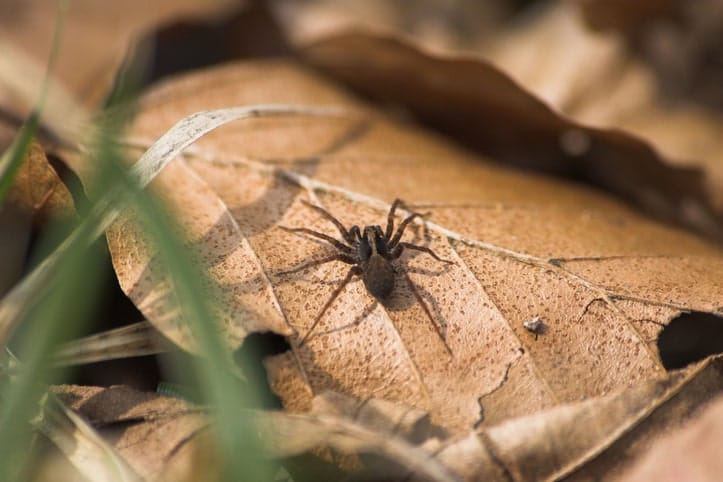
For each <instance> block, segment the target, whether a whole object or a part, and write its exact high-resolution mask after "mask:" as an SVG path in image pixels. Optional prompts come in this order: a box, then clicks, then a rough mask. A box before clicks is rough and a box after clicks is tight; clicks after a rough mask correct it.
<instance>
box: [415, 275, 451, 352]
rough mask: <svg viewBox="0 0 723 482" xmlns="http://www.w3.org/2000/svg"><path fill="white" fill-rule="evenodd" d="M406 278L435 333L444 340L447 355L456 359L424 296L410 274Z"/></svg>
mask: <svg viewBox="0 0 723 482" xmlns="http://www.w3.org/2000/svg"><path fill="white" fill-rule="evenodd" d="M404 278H405V279H406V280H407V283H408V284H409V288H410V289H411V290H412V293H414V297H415V298H416V299H417V302H418V303H419V304H420V305H422V309H423V310H424V312H425V313H426V314H427V318H429V322H430V323H431V324H432V327H434V331H436V332H437V336H438V337H439V339H440V340H442V344H444V348H445V349H446V350H447V353H449V356H451V357H454V354H452V349H451V348H450V347H449V345H447V340H446V339H445V338H444V335H443V334H442V330H440V328H439V325H437V323H435V322H434V318H432V313H430V311H429V307H427V303H425V302H424V298H422V295H420V294H419V291H417V287H416V286H414V283H413V282H412V278H410V277H409V273H406V272H405V273H404Z"/></svg>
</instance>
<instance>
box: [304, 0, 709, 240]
mask: <svg viewBox="0 0 723 482" xmlns="http://www.w3.org/2000/svg"><path fill="white" fill-rule="evenodd" d="M563 5H567V6H563ZM570 8H571V7H570V6H569V5H568V4H561V6H560V9H562V10H563V11H562V13H560V14H559V15H557V16H552V18H551V19H546V20H548V21H547V22H546V23H543V24H542V25H541V26H539V27H538V26H536V25H535V26H536V27H537V28H535V29H532V28H530V29H527V30H522V31H521V32H511V33H510V41H509V42H504V41H500V43H499V45H500V46H501V47H504V49H503V48H500V49H499V51H495V50H493V49H491V48H490V49H489V50H490V52H488V53H487V54H488V58H489V59H491V61H493V62H494V63H495V64H497V65H501V66H502V67H503V70H499V69H498V68H497V67H495V66H494V64H493V63H492V62H491V61H489V60H486V59H482V58H478V57H472V56H469V55H449V54H446V55H440V54H433V53H430V52H428V51H422V50H420V49H419V48H418V47H416V46H415V45H413V44H410V43H408V42H406V41H404V40H402V39H400V38H398V37H394V36H378V35H370V34H365V33H361V32H344V33H341V34H338V35H336V36H334V37H331V38H324V39H321V40H319V41H317V42H316V43H314V44H312V45H310V46H308V47H306V48H305V49H304V50H303V52H304V54H305V56H306V58H307V59H308V60H309V61H310V62H311V63H312V64H313V65H315V66H316V67H318V68H320V69H322V70H323V71H325V72H328V73H329V74H331V75H332V76H334V78H335V79H337V80H339V81H340V82H342V83H344V84H345V85H349V86H351V87H353V88H354V89H355V90H357V91H359V92H361V93H363V94H365V95H367V96H370V97H372V98H374V99H378V100H382V101H384V102H388V103H393V104H398V105H401V106H403V107H404V108H405V109H407V110H409V111H411V112H412V113H413V114H415V115H416V116H417V117H418V118H419V119H420V120H422V121H424V122H425V123H426V124H428V125H431V126H433V127H434V128H435V129H438V130H440V131H442V132H444V133H445V134H447V135H448V136H450V137H452V138H454V139H456V140H458V141H460V142H462V143H464V144H465V145H467V146H470V147H472V148H473V149H475V150H477V151H478V152H481V153H484V154H488V155H492V156H493V157H494V158H495V159H498V160H502V161H504V162H505V163H507V164H509V165H513V166H520V167H525V168H528V169H530V168H532V169H534V170H539V171H543V172H548V173H554V174H555V175H558V176H563V177H568V178H570V179H575V180H583V181H584V182H586V183H589V184H591V185H593V186H596V187H600V188H602V189H604V190H607V191H609V192H611V193H614V194H615V195H617V196H620V197H621V198H623V199H625V200H628V201H630V202H632V203H634V204H636V205H638V206H639V207H641V208H643V209H645V210H647V211H649V212H651V213H653V214H655V215H656V216H659V217H661V218H663V219H670V220H674V221H676V222H678V223H681V224H684V225H687V226H689V227H692V228H694V229H696V230H698V231H700V232H702V233H705V234H707V235H709V236H712V237H715V238H717V239H723V221H721V220H723V210H721V207H720V206H721V204H720V200H719V199H718V197H719V196H718V191H720V190H719V189H717V186H718V185H719V184H720V175H719V173H718V172H719V170H718V167H717V166H718V165H720V162H719V161H718V151H719V150H720V149H718V147H717V146H718V144H719V140H720V136H719V135H717V133H718V132H719V131H720V126H721V125H722V124H721V122H720V119H717V118H715V116H713V115H708V116H705V115H703V114H702V113H695V112H691V111H690V109H687V110H683V109H676V110H674V111H671V110H670V109H663V107H662V106H661V105H659V101H658V99H657V98H655V96H654V92H653V91H652V86H651V82H652V80H651V79H650V74H649V73H648V72H647V71H645V70H644V69H643V67H642V66H641V65H639V64H636V63H634V62H633V61H632V60H629V59H628V58H627V57H624V56H623V53H624V52H623V51H622V49H621V47H620V45H619V43H614V42H613V43H611V42H612V41H611V40H610V39H602V40H601V39H597V38H593V39H589V38H587V37H583V35H582V30H583V29H582V27H581V26H579V25H577V24H576V23H575V19H571V18H570V17H571V16H572V15H573V13H571V12H570V11H569V10H570ZM555 22H557V23H555ZM541 23H542V22H541ZM550 24H551V25H550ZM558 24H562V25H558ZM563 27H564V28H563ZM573 27H575V28H574V29H573V32H572V33H569V31H570V30H571V29H572V28H573ZM558 31H559V32H562V33H561V34H557V32H558ZM565 33H568V36H567V37H565V36H564V34H565ZM549 36H551V37H552V39H549V38H548V37H549ZM560 37H562V38H560ZM578 37H580V39H578ZM504 38H505V39H507V37H504ZM513 40H514V42H513ZM583 40H587V42H583ZM510 44H514V45H515V46H516V48H514V49H511V48H510ZM550 44H552V45H550ZM579 44H582V47H578V48H577V49H576V50H575V51H573V52H571V53H568V52H567V51H566V50H564V49H563V48H562V46H569V45H573V46H578V45H579ZM529 45H535V46H538V47H537V48H538V49H539V52H536V53H535V54H530V52H529V50H530V48H529V47H528V46H529ZM616 47H617V49H615V48H616ZM548 50H551V51H553V52H559V54H558V56H559V57H555V60H559V61H558V62H557V63H552V62H553V61H552V60H550V61H549V62H548V63H543V60H544V59H548V57H549V55H548V54H547V53H546V52H547V51H548ZM573 54H574V55H573ZM591 57H594V58H598V57H601V59H599V60H597V61H595V62H594V65H596V66H598V67H597V68H598V69H601V70H603V72H602V73H601V72H599V70H595V71H594V72H593V73H590V72H589V71H590V69H586V68H581V67H580V65H581V64H583V63H585V65H587V62H590V58H591ZM571 58H572V60H571ZM563 60H564V61H565V62H563ZM618 62H619V63H622V64H623V66H622V67H621V66H619V65H618V64H617V63H618ZM601 64H604V65H605V66H608V67H609V68H610V69H611V70H612V71H613V72H612V73H607V72H605V71H604V69H603V66H602V65H601ZM563 67H565V69H564V71H563V72H560V71H559V69H561V68H563ZM613 67H615V68H616V69H617V70H616V69H613ZM619 71H622V73H621V72H619ZM603 73H605V74H606V75H603ZM563 74H566V75H567V77H565V78H566V80H567V82H563V81H562V78H563ZM595 74H597V75H595ZM539 76H541V77H542V78H538V77H539ZM607 76H611V77H613V78H617V76H619V77H621V78H622V80H621V81H620V82H618V83H614V84H613V85H612V86H611V82H609V81H608V80H607V79H608V77H607ZM592 80H594V81H595V82H594V83H593V82H592ZM639 84H643V86H642V87H641V86H640V85H639ZM592 87H596V88H597V90H595V89H593V88H592ZM593 93H594V95H593ZM533 94H534V95H533ZM583 94H585V95H583ZM661 118H664V119H666V122H659V120H660V119H661ZM669 121H670V122H673V123H674V124H671V127H660V126H659V125H660V124H662V125H667V124H668V122H669ZM673 126H675V127H673ZM637 127H640V129H638V128H637ZM683 127H684V128H683ZM622 128H628V129H629V132H628V131H626V130H622ZM673 130H675V132H676V135H674V136H671V135H670V132H671V131H673ZM634 133H635V134H640V136H641V137H636V136H635V135H633V134H634ZM653 134H654V135H653ZM665 146H670V148H666V147H665ZM691 146H695V148H691ZM686 148H687V151H686ZM659 151H662V152H663V153H664V154H666V155H667V157H663V156H662V155H661V154H660V153H659ZM681 158H685V159H686V161H685V162H681V161H680V159H681ZM702 166H706V167H708V171H707V172H704V171H703V170H702V169H701V167H702Z"/></svg>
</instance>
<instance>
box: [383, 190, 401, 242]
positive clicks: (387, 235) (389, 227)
mask: <svg viewBox="0 0 723 482" xmlns="http://www.w3.org/2000/svg"><path fill="white" fill-rule="evenodd" d="M400 204H402V205H403V204H404V201H402V200H401V199H399V198H397V199H395V200H394V202H393V203H392V207H391V208H389V214H387V229H386V231H385V232H384V237H385V238H386V239H387V240H389V238H391V237H392V233H393V232H394V211H396V210H397V206H399V205H400Z"/></svg>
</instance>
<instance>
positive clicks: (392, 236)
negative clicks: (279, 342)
mask: <svg viewBox="0 0 723 482" xmlns="http://www.w3.org/2000/svg"><path fill="white" fill-rule="evenodd" d="M303 202H304V204H306V205H307V206H309V207H310V208H312V209H314V210H316V211H317V212H318V213H319V214H321V215H322V216H324V217H325V218H326V219H328V220H329V221H331V222H332V223H334V225H335V226H336V228H337V229H338V230H339V233H340V234H341V237H342V238H343V240H344V241H343V242H342V241H340V240H338V239H335V238H332V237H331V236H327V235H326V234H323V233H319V232H317V231H313V230H311V229H308V228H283V229H286V230H287V231H291V232H296V233H305V234H308V235H309V236H313V237H315V238H319V239H321V240H324V241H326V242H328V243H329V244H331V245H332V246H334V247H335V248H336V250H337V252H336V253H335V254H332V255H329V256H326V257H324V258H321V259H316V260H313V261H309V262H308V263H304V264H302V265H301V266H297V267H296V268H294V269H291V270H288V271H283V272H281V273H279V274H282V275H283V274H290V273H295V272H297V271H301V270H303V269H305V268H309V267H311V266H317V265H320V264H324V263H328V262H330V261H342V262H344V263H347V264H350V265H352V266H351V268H350V269H349V272H348V273H347V274H346V277H345V278H344V280H343V281H342V282H341V284H340V285H339V286H338V287H337V288H336V289H335V290H334V292H333V293H332V294H331V296H330V297H329V299H328V300H327V302H326V303H325V304H324V306H323V307H322V308H321V311H320V312H319V314H318V315H317V316H316V319H314V322H313V323H312V324H311V328H309V331H307V332H306V335H304V337H303V338H302V339H301V342H300V345H303V344H304V342H305V341H306V339H307V338H308V337H309V335H310V334H311V332H312V331H314V328H315V327H316V325H317V324H318V323H319V321H320V320H321V318H322V316H324V313H325V312H326V310H327V309H329V307H330V306H331V304H332V303H333V302H334V300H335V299H336V298H337V297H338V296H339V294H340V293H341V291H342V290H343V289H344V287H345V286H346V285H347V284H348V283H349V281H351V279H352V277H354V276H361V278H362V281H364V286H365V287H366V289H367V291H368V292H369V293H370V294H371V295H372V296H373V297H374V298H376V299H377V300H378V301H380V302H381V303H384V302H385V301H386V300H387V299H388V298H389V295H390V294H391V292H392V290H393V289H394V274H395V269H394V267H393V266H392V261H394V260H395V259H397V258H399V257H400V256H401V255H402V252H403V251H404V249H405V248H406V249H413V250H416V251H422V252H424V253H427V254H429V255H430V256H432V257H433V258H434V259H436V260H437V261H441V262H442V263H447V264H454V262H453V261H448V260H446V259H442V258H440V257H439V256H437V255H436V254H435V253H434V251H432V250H431V249H429V248H427V247H425V246H417V245H416V244H412V243H407V242H404V241H401V239H402V234H404V230H405V229H406V228H407V226H408V225H409V223H411V222H412V221H413V220H414V219H415V218H419V217H422V216H423V215H422V214H421V213H410V214H409V216H407V217H406V218H405V219H404V220H403V221H402V222H401V223H400V224H399V227H398V228H397V231H396V232H394V211H395V210H396V209H397V207H399V206H403V205H404V203H403V202H402V201H401V200H400V199H396V200H395V201H394V203H393V204H392V207H391V209H390V210H389V214H388V215H387V228H386V230H384V231H382V228H381V226H377V225H375V226H365V227H364V230H363V231H362V230H361V229H359V226H356V225H355V226H352V227H351V229H346V228H345V227H344V225H343V224H342V223H341V222H340V221H339V220H338V219H336V218H335V217H334V216H333V215H332V214H331V213H329V212H328V211H326V210H325V209H323V208H321V207H319V206H315V205H313V204H310V203H308V202H306V201H303ZM404 277H405V279H406V280H407V282H408V283H409V286H410V287H411V289H412V292H413V293H414V297H415V298H416V299H417V301H418V302H419V304H420V305H422V308H423V309H424V312H425V313H426V314H427V317H428V318H429V321H430V322H431V323H432V325H433V326H434V329H435V330H436V332H437V334H438V335H439V337H440V338H441V339H442V341H443V342H444V346H445V348H447V351H448V352H450V350H449V347H448V346H447V343H446V342H445V339H444V336H443V335H442V332H441V331H440V329H439V327H438V326H437V324H436V323H435V322H434V319H433V318H432V314H431V313H430V312H429V308H427V305H426V303H425V302H424V300H423V299H422V296H421V295H420V294H419V292H418V291H417V289H416V288H415V286H414V283H412V280H411V278H410V277H409V275H408V274H407V273H406V272H405V273H404ZM450 354H451V352H450Z"/></svg>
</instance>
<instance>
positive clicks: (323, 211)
mask: <svg viewBox="0 0 723 482" xmlns="http://www.w3.org/2000/svg"><path fill="white" fill-rule="evenodd" d="M301 202H302V203H304V204H306V205H307V206H309V207H310V208H311V209H314V210H315V211H316V212H318V213H319V214H321V215H322V216H324V217H325V218H326V219H328V220H329V221H331V222H332V223H334V226H336V229H338V230H339V233H341V236H342V238H344V240H345V241H346V242H347V243H349V244H352V243H354V237H353V236H352V235H351V234H350V233H349V231H347V229H346V227H344V225H343V224H341V221H339V220H338V219H336V218H335V217H334V215H333V214H331V213H330V212H329V211H327V210H326V209H324V208H323V207H321V206H317V205H316V204H311V203H310V202H309V201H306V200H302V201H301Z"/></svg>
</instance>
